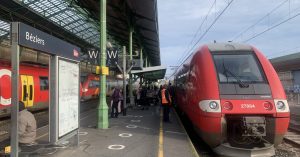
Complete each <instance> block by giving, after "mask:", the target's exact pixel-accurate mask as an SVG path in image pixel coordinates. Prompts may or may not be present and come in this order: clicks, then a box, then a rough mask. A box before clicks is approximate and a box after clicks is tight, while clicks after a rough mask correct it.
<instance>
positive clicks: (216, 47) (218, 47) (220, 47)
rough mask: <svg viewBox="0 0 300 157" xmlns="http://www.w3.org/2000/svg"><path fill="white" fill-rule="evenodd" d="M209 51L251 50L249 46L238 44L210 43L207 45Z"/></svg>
mask: <svg viewBox="0 0 300 157" xmlns="http://www.w3.org/2000/svg"><path fill="white" fill-rule="evenodd" d="M207 47H208V49H209V50H210V51H237V50H238V51H249V50H252V47H251V46H250V45H246V44H240V43H211V44H207Z"/></svg>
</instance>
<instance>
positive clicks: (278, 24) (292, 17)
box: [243, 12, 300, 42]
mask: <svg viewBox="0 0 300 157" xmlns="http://www.w3.org/2000/svg"><path fill="white" fill-rule="evenodd" d="M299 15H300V12H299V13H297V14H295V15H294V16H291V17H289V18H287V19H285V20H283V21H281V22H279V23H277V24H275V25H273V26H271V27H269V28H267V29H265V30H264V31H262V32H260V33H257V34H256V35H254V36H252V37H250V38H248V39H246V40H244V41H243V42H248V41H250V40H252V39H254V38H256V37H258V36H260V35H262V34H264V33H266V32H268V31H270V30H272V29H274V28H276V27H278V26H280V25H282V24H284V23H286V22H288V21H289V20H291V19H294V18H295V17H297V16H299Z"/></svg>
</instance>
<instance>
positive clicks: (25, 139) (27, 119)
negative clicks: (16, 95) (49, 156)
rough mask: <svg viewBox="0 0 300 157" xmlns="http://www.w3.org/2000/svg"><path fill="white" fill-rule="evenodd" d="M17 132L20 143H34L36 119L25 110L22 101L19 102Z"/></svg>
mask: <svg viewBox="0 0 300 157" xmlns="http://www.w3.org/2000/svg"><path fill="white" fill-rule="evenodd" d="M18 134H19V143H20V144H21V145H34V144H36V143H35V138H36V120H35V118H34V115H33V114H32V113H31V112H29V111H27V109H26V108H25V105H24V103H23V102H22V101H20V102H19V118H18Z"/></svg>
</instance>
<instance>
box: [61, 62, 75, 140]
mask: <svg viewBox="0 0 300 157" xmlns="http://www.w3.org/2000/svg"><path fill="white" fill-rule="evenodd" d="M79 78H80V76H79V63H74V62H70V61H67V60H64V59H59V60H58V81H59V82H58V122H59V124H58V137H59V138H60V137H62V136H64V135H66V134H68V133H70V132H72V131H73V130H76V129H77V128H78V127H79V126H78V124H79V121H78V117H79V111H78V109H79Z"/></svg>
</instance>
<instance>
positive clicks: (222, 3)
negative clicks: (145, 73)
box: [158, 0, 300, 76]
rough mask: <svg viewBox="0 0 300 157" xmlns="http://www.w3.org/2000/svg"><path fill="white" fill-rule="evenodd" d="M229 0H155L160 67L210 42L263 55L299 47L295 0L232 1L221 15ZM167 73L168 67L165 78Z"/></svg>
mask: <svg viewBox="0 0 300 157" xmlns="http://www.w3.org/2000/svg"><path fill="white" fill-rule="evenodd" d="M230 2H231V0H158V19H159V33H160V52H161V61H162V65H164V66H176V65H179V64H180V63H181V62H182V61H181V60H180V59H182V58H184V57H185V56H186V55H187V54H188V53H191V52H192V49H193V50H194V49H195V48H197V47H199V46H201V45H202V44H204V43H210V42H213V41H214V40H216V41H217V42H227V41H231V40H233V41H236V42H243V43H248V44H251V45H253V46H255V47H257V48H258V49H260V50H261V51H262V52H263V53H264V54H265V55H266V56H267V57H268V58H273V57H277V56H281V55H285V54H290V53H295V52H299V51H300V0H233V1H232V3H231V4H230V5H229V7H228V8H227V9H226V10H225V11H224V13H223V14H221V12H222V11H223V10H224V9H225V8H226V6H228V4H229V3H230ZM218 16H219V18H218V20H217V21H216V22H215V24H214V25H212V23H213V21H214V20H215V19H216V18H217V17H218ZM281 23H282V24H281ZM201 24H202V25H201ZM211 25H212V27H211V28H210V29H209V30H208V28H209V26H211ZM200 26H201V27H200ZM248 28H249V29H248ZM205 31H207V33H206V35H204V32H205ZM263 32H264V33H263ZM259 34H260V35H259ZM254 36H257V37H254ZM201 37H202V38H201ZM253 37H254V38H253ZM200 38H201V40H200ZM251 38H253V39H251ZM197 41H198V42H197ZM193 45H196V46H195V47H194V48H193ZM172 73H173V72H172V70H171V69H170V68H169V67H168V71H167V76H168V75H170V74H172Z"/></svg>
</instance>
